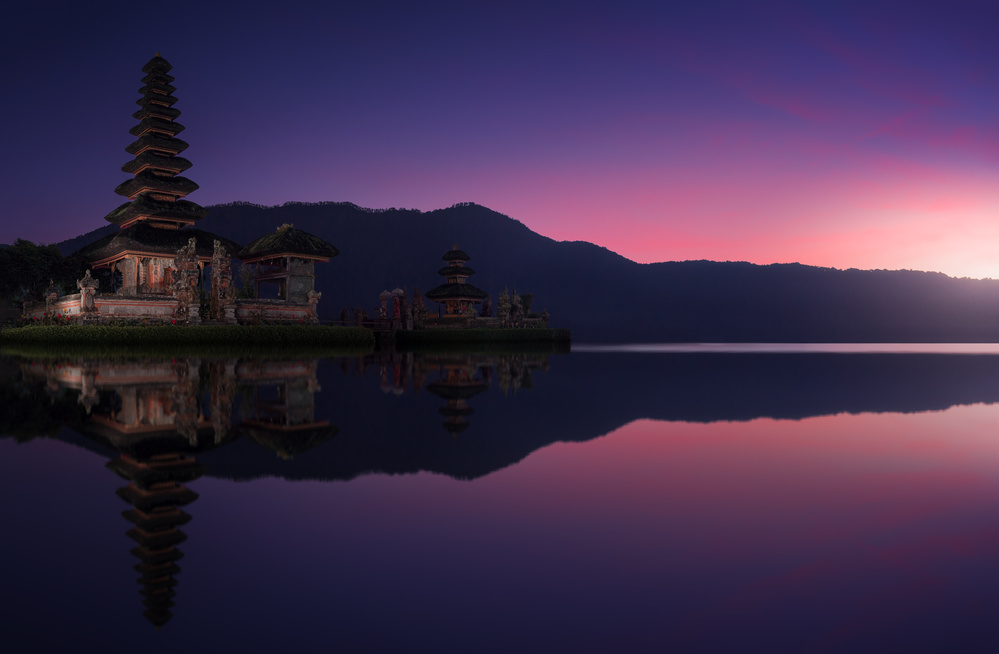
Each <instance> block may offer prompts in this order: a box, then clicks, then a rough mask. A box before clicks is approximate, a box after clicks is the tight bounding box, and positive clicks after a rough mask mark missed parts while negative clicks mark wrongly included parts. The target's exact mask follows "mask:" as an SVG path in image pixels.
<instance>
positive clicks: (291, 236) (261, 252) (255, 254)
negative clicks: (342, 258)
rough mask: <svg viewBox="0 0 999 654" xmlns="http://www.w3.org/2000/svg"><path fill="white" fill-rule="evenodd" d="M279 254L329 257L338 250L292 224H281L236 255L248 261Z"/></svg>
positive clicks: (336, 253)
mask: <svg viewBox="0 0 999 654" xmlns="http://www.w3.org/2000/svg"><path fill="white" fill-rule="evenodd" d="M279 254H301V255H305V256H309V257H315V258H319V259H329V258H331V257H335V256H337V255H338V254H340V251H339V250H337V249H336V248H335V247H333V245H331V244H330V243H327V242H326V241H324V240H323V239H321V238H319V237H318V236H314V235H312V234H309V233H308V232H303V231H302V230H300V229H295V228H294V227H293V226H292V225H281V226H280V227H278V229H277V231H274V232H271V233H270V234H265V235H263V236H261V237H260V238H258V239H257V240H255V241H253V242H252V243H250V244H249V245H247V246H246V247H245V248H243V249H242V250H240V252H239V254H238V255H236V256H237V257H238V258H239V259H241V260H243V261H249V260H257V259H264V258H266V257H268V256H274V255H279Z"/></svg>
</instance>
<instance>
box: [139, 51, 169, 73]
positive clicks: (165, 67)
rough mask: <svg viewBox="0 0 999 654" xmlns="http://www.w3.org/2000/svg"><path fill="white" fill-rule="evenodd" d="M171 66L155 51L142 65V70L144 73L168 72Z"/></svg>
mask: <svg viewBox="0 0 999 654" xmlns="http://www.w3.org/2000/svg"><path fill="white" fill-rule="evenodd" d="M172 68H173V66H171V65H170V62H169V61H167V60H166V59H164V58H163V57H162V56H161V55H160V53H158V52H157V53H156V55H155V56H153V58H152V59H150V60H149V61H147V62H146V65H145V66H143V67H142V72H144V73H169V72H170V70H171V69H172Z"/></svg>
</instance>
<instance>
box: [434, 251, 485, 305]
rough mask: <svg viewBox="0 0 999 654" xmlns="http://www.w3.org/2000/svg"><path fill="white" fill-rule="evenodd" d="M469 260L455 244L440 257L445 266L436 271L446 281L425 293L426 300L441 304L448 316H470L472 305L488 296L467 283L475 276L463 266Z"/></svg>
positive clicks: (472, 271) (469, 269) (473, 272)
mask: <svg viewBox="0 0 999 654" xmlns="http://www.w3.org/2000/svg"><path fill="white" fill-rule="evenodd" d="M471 258H472V257H470V256H468V255H467V254H465V253H464V252H462V251H461V250H459V249H458V245H457V244H455V245H454V246H453V247H452V248H451V249H450V250H448V251H447V252H446V253H445V254H444V256H443V257H441V259H443V260H444V261H446V262H447V265H446V266H444V267H443V268H441V269H440V270H438V271H437V274H439V275H442V276H443V277H444V278H445V279H446V280H447V281H446V282H444V283H443V284H441V285H440V286H438V287H436V288H432V289H430V290H429V291H427V293H426V296H427V298H428V299H430V300H433V301H434V302H439V303H441V304H443V305H444V307H445V310H446V311H447V315H449V316H467V315H472V313H473V312H474V310H475V308H474V305H475V304H479V303H481V302H482V301H483V300H484V299H486V297H488V296H489V294H488V293H486V292H485V291H483V290H482V289H481V288H477V287H475V286H472V285H471V284H469V283H468V278H469V277H471V276H472V275H474V274H475V271H474V270H472V269H471V268H469V267H468V266H466V265H465V263H466V262H467V261H469V260H470V259H471Z"/></svg>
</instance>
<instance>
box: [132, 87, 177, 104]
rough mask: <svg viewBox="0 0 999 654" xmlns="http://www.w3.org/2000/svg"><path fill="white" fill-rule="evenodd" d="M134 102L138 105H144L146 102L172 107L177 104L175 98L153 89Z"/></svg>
mask: <svg viewBox="0 0 999 654" xmlns="http://www.w3.org/2000/svg"><path fill="white" fill-rule="evenodd" d="M135 104H137V105H139V106H140V107H145V106H146V105H147V104H160V105H166V106H167V107H172V106H173V105H175V104H177V98H175V97H173V96H172V95H163V94H162V93H156V92H155V91H150V92H148V93H146V94H144V95H143V96H142V97H141V98H139V99H138V100H136V101H135Z"/></svg>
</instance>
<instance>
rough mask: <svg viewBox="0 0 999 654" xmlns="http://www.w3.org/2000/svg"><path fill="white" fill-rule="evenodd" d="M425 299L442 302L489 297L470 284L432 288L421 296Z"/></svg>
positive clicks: (477, 299) (444, 285) (442, 285)
mask: <svg viewBox="0 0 999 654" xmlns="http://www.w3.org/2000/svg"><path fill="white" fill-rule="evenodd" d="M423 295H424V296H425V297H427V298H429V299H431V300H433V301H435V302H443V301H444V300H475V301H479V300H484V299H486V297H488V296H489V294H488V293H486V292H485V291H483V290H482V289H481V288H477V287H475V286H472V285H471V284H441V285H440V286H438V287H437V288H432V289H430V290H429V291H427V292H426V293H424V294H423Z"/></svg>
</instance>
